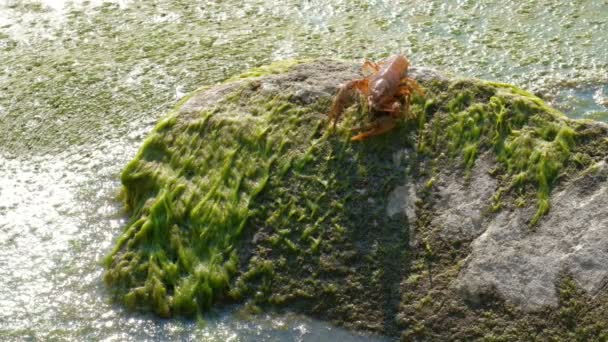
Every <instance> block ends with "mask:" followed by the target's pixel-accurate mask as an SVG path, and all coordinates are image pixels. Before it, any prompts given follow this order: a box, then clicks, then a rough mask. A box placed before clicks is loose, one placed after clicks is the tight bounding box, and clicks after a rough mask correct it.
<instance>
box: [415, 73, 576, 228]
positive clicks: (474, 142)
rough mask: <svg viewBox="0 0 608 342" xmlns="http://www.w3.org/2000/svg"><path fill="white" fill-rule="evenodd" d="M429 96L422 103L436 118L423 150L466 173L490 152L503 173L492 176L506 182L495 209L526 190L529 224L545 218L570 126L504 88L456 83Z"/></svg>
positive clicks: (571, 137)
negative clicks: (530, 198) (532, 209)
mask: <svg viewBox="0 0 608 342" xmlns="http://www.w3.org/2000/svg"><path fill="white" fill-rule="evenodd" d="M429 90H430V92H429V95H428V96H427V99H425V100H421V101H423V102H424V101H426V102H424V103H425V104H426V105H427V107H426V108H427V109H426V110H428V108H429V106H432V107H433V109H436V110H437V113H435V114H436V115H434V116H433V119H432V120H431V121H430V122H429V124H428V125H427V127H426V129H423V130H422V131H421V139H420V144H419V146H420V147H421V148H422V150H423V151H424V150H425V149H427V148H430V151H432V152H433V153H435V154H438V153H441V152H447V153H449V154H451V155H456V156H459V157H461V158H462V161H463V163H464V165H465V166H466V167H467V168H471V167H472V166H473V165H474V163H475V160H476V158H477V156H478V155H479V153H480V152H481V151H485V150H488V149H490V150H492V152H493V154H494V155H495V157H496V159H497V161H498V162H499V167H502V170H497V173H499V174H500V175H501V176H502V177H503V178H504V180H505V186H504V187H503V188H501V189H499V190H498V191H497V192H496V194H495V196H494V199H495V203H494V207H495V209H498V208H499V206H500V197H501V195H502V193H504V192H507V191H510V190H512V189H522V188H525V187H526V186H527V185H530V186H532V187H534V188H536V197H537V211H536V214H535V215H534V217H533V218H532V220H531V224H532V225H534V224H536V223H537V222H538V220H539V219H540V218H541V217H542V216H543V215H544V214H546V213H547V212H548V210H549V206H550V205H549V194H550V191H551V188H552V186H553V184H554V182H555V180H556V179H557V178H558V176H559V175H560V172H562V171H564V170H565V166H566V164H567V163H568V162H569V160H570V157H571V156H572V153H571V151H572V150H573V149H574V147H575V140H576V139H575V138H576V132H575V128H576V126H577V124H576V123H575V121H573V120H569V119H567V118H566V117H565V116H563V115H562V114H561V113H559V112H557V111H556V110H555V109H553V108H551V107H549V106H547V105H546V104H545V103H544V102H543V101H542V100H541V99H540V98H538V97H536V96H534V95H532V94H530V93H528V92H526V91H524V90H521V89H519V88H517V87H515V86H511V85H508V84H502V83H496V82H485V81H479V80H461V81H456V82H452V83H450V84H449V85H447V84H443V85H442V86H441V87H439V85H437V87H435V88H434V87H432V86H431V87H429ZM438 102H441V103H442V104H441V106H438V105H437V104H438ZM423 115H424V113H423Z"/></svg>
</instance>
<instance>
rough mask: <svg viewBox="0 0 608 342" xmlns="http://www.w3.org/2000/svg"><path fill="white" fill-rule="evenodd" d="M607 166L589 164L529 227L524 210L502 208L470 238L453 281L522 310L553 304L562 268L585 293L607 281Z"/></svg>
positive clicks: (594, 291) (470, 293) (472, 293)
mask: <svg viewBox="0 0 608 342" xmlns="http://www.w3.org/2000/svg"><path fill="white" fill-rule="evenodd" d="M607 175H608V167H607V166H606V163H605V162H600V163H599V164H597V165H594V166H593V167H592V169H590V170H589V171H588V172H587V174H585V175H583V176H580V177H579V178H577V179H575V180H573V181H571V182H570V183H569V184H567V185H565V186H564V187H563V188H562V189H560V190H559V191H556V192H555V193H554V195H553V196H552V198H551V203H553V206H552V208H551V212H550V213H549V214H548V215H547V216H546V217H545V218H544V219H543V220H542V221H541V222H540V224H539V226H538V227H537V228H535V229H531V228H529V227H528V226H527V224H526V221H527V220H528V219H529V213H526V210H515V211H513V212H503V213H500V214H499V215H497V216H496V217H495V218H494V220H492V221H491V222H490V224H489V225H488V226H487V227H484V228H485V231H484V232H483V234H482V235H481V236H479V237H478V238H477V239H475V241H474V242H473V244H472V246H473V250H472V253H471V255H470V256H469V257H468V264H467V267H466V268H465V269H464V270H463V272H462V273H461V275H460V277H459V280H458V284H459V286H460V288H461V290H462V291H463V292H465V293H466V294H467V295H468V296H479V295H481V294H482V293H483V292H484V290H485V289H488V288H495V289H496V290H497V291H498V293H500V294H501V295H503V296H504V297H505V298H507V299H509V300H511V301H512V302H514V303H516V304H517V305H519V306H521V307H522V308H525V309H526V310H539V309H542V308H543V307H545V306H552V307H555V306H557V304H558V296H557V293H556V283H557V281H558V278H559V275H560V273H562V272H565V273H567V274H569V275H571V276H572V278H573V279H574V281H575V282H576V283H577V284H578V285H579V286H580V287H581V288H583V289H585V290H586V291H587V292H588V293H589V294H591V295H595V294H597V293H598V291H600V290H601V289H603V288H604V286H605V285H606V283H607V282H608V210H606V203H608V182H607V181H606V179H607Z"/></svg>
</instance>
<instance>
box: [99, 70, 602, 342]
mask: <svg viewBox="0 0 608 342" xmlns="http://www.w3.org/2000/svg"><path fill="white" fill-rule="evenodd" d="M257 73H258V71H255V72H254V73H253V74H252V76H256V75H257ZM353 77H356V73H355V72H354V71H353V68H352V66H350V65H346V64H344V63H333V64H332V63H330V62H327V61H320V62H313V63H306V64H300V65H297V66H295V67H294V66H291V65H290V69H289V71H288V72H286V73H283V74H277V75H275V76H271V77H265V78H252V79H249V78H248V79H245V80H241V81H238V82H236V83H231V84H227V85H224V86H223V88H221V89H220V90H217V89H215V90H214V89H213V88H211V89H208V90H202V91H200V92H198V93H197V94H195V95H194V96H193V97H192V98H191V99H189V100H188V101H187V102H186V103H185V104H184V105H183V106H182V107H180V108H178V109H177V110H176V111H175V112H174V113H173V114H171V115H170V116H169V117H168V118H166V119H164V120H163V121H161V122H160V123H159V124H158V125H157V127H156V128H155V130H154V131H153V132H152V133H151V135H150V137H149V138H148V139H147V140H146V141H145V143H144V145H143V147H142V149H141V150H140V152H139V153H138V155H137V156H136V157H135V159H134V160H133V161H132V162H131V163H129V164H128V165H127V167H126V168H125V170H124V172H123V175H122V182H123V184H124V187H125V195H126V196H125V198H126V203H127V206H128V207H129V209H130V210H131V220H130V221H129V224H128V225H127V227H126V228H125V231H124V233H123V234H122V236H121V237H120V238H119V239H118V241H117V243H116V246H115V248H114V250H113V251H112V252H111V253H110V255H109V256H108V257H107V259H106V267H107V271H106V274H105V280H106V282H107V283H108V285H109V286H110V287H111V288H112V289H114V291H115V296H116V298H118V299H119V300H120V301H122V302H124V303H125V304H126V305H127V306H128V307H131V308H134V309H143V310H153V311H155V312H156V313H157V314H159V315H161V316H174V315H186V316H192V315H196V314H200V313H203V312H205V311H206V310H208V309H209V308H210V307H211V306H212V305H213V304H214V303H216V302H221V301H247V302H249V303H251V304H253V305H265V306H272V307H276V308H284V307H289V308H291V309H295V310H299V311H302V312H307V313H311V314H314V315H316V316H319V317H322V318H325V319H329V320H332V321H334V322H336V323H338V324H341V325H345V326H349V327H354V328H360V329H367V330H374V331H378V332H381V333H384V334H388V335H391V336H398V335H401V336H403V337H404V338H413V337H425V338H433V337H436V338H440V337H442V336H443V337H448V336H461V337H463V338H467V337H480V336H481V337H483V336H486V337H488V336H490V337H491V336H493V335H487V334H486V335H484V334H481V333H476V332H474V331H473V330H471V329H473V328H475V327H477V328H479V329H482V328H483V329H489V330H487V331H489V332H490V333H491V334H493V333H494V332H495V331H496V330H492V329H494V328H493V327H501V328H505V327H507V328H508V327H509V326H511V327H516V326H518V324H520V323H521V319H522V318H513V322H515V323H512V324H511V323H509V322H506V321H504V319H505V317H508V316H509V315H512V314H513V313H520V311H518V309H517V308H512V307H511V306H509V305H507V304H505V303H503V302H501V301H500V300H498V301H494V299H492V298H490V299H491V300H489V301H488V303H490V304H488V306H487V307H485V308H484V309H483V310H485V311H484V315H485V314H487V315H490V316H492V315H495V316H496V317H498V318H496V321H497V322H499V323H496V324H495V325H491V324H490V323H488V322H489V321H491V320H492V318H491V317H490V316H488V317H490V318H488V319H487V320H484V321H483V322H481V323H480V321H479V320H478V319H477V318H476V319H472V318H471V317H469V316H467V315H477V314H479V312H477V311H475V310H477V309H476V308H474V306H475V305H473V306H472V305H471V304H470V303H467V302H466V301H465V300H464V299H459V298H460V297H459V296H458V295H456V294H455V292H454V289H453V288H452V287H450V284H451V283H452V281H453V280H455V279H456V277H457V275H458V272H459V270H460V267H461V266H462V261H463V260H464V258H465V257H466V255H467V253H468V252H469V248H468V243H470V241H459V242H458V244H457V245H453V246H445V241H443V240H442V238H441V236H439V235H438V234H437V233H436V232H435V231H434V230H433V229H432V227H431V226H430V222H431V218H432V217H433V215H434V212H435V210H437V209H436V208H434V207H433V206H434V205H435V204H434V202H433V201H434V199H433V186H434V180H435V179H436V178H435V176H436V175H438V174H439V173H440V172H442V170H446V169H453V170H454V172H463V174H464V175H465V176H466V174H467V172H468V171H467V170H470V169H471V168H473V167H474V166H475V163H476V161H477V159H478V156H480V155H482V154H483V155H491V156H493V159H492V160H493V162H494V163H495V166H496V167H495V168H494V169H493V170H492V177H494V178H496V179H497V180H498V181H499V184H500V187H499V188H497V189H496V193H495V196H494V203H493V208H494V209H495V210H497V211H498V210H506V208H511V207H517V206H526V205H527V203H532V202H535V203H536V209H535V212H536V213H535V214H534V215H533V217H531V219H530V224H531V225H534V224H536V223H537V222H538V221H539V220H542V218H543V215H545V214H546V213H547V211H548V210H549V195H550V192H551V190H552V188H553V187H554V186H555V185H556V184H557V183H558V182H559V181H560V180H561V179H563V178H567V176H568V175H569V174H572V173H573V172H579V171H581V170H583V169H585V168H586V167H588V166H589V165H590V163H592V162H593V161H596V160H598V158H601V157H602V156H605V153H606V152H607V150H608V149H607V148H606V146H604V145H605V144H601V143H597V144H595V145H589V144H587V143H588V142H589V141H600V140H601V139H598V137H599V136H602V135H604V136H605V130H602V129H599V130H598V129H594V128H592V127H591V126H590V125H591V124H588V123H584V122H576V121H572V120H569V119H567V118H565V117H563V116H562V115H561V114H559V113H557V112H556V111H554V110H553V109H551V108H549V107H547V106H546V105H545V104H544V103H543V102H542V100H540V99H539V98H537V97H535V96H533V95H531V94H528V93H526V92H524V91H522V90H520V89H517V88H515V87H512V86H509V85H503V84H497V83H490V82H484V81H479V80H446V79H429V80H425V81H421V83H422V84H423V86H424V87H425V89H426V92H425V96H424V97H418V98H415V99H414V102H413V104H412V111H413V112H414V113H415V114H416V118H417V119H416V120H412V121H411V122H403V123H401V124H400V125H399V126H398V127H397V128H396V129H395V130H393V131H391V132H390V133H388V134H385V135H382V136H379V137H376V138H373V139H369V140H366V141H364V142H362V143H352V142H351V141H350V139H349V138H350V135H351V132H350V129H351V128H352V127H354V126H355V125H358V122H356V121H357V120H358V119H356V118H360V117H362V116H363V117H364V116H365V113H363V112H362V108H359V107H358V106H357V105H355V106H354V107H352V108H350V109H348V112H347V113H346V115H345V120H344V122H343V123H342V124H341V125H339V127H338V130H337V131H335V132H332V131H330V130H327V129H326V128H325V112H326V111H327V108H328V106H329V104H330V102H331V96H332V94H333V93H334V92H335V89H336V87H337V86H338V84H339V82H340V81H342V80H345V79H350V78H353ZM213 97H217V101H208V99H209V98H213ZM590 146H593V147H590ZM399 155H406V159H407V162H405V163H404V162H401V159H400V158H401V157H399ZM473 181H474V180H473ZM403 183H411V184H419V185H418V186H416V188H417V189H418V190H417V191H418V194H419V196H420V200H419V201H417V202H416V203H415V207H416V209H415V211H416V217H407V216H406V215H392V216H388V215H387V214H386V208H387V204H388V200H389V199H388V198H389V194H390V193H391V192H392V191H393V189H395V188H396V187H398V186H400V185H402V184H403ZM424 184H426V185H424ZM534 199H535V201H534ZM527 200H531V201H527ZM488 215H492V214H491V213H489V214H488ZM414 230H416V231H417V234H418V235H419V237H418V240H420V241H422V242H421V243H415V242H413V241H410V237H411V232H412V231H414ZM442 241H443V242H442ZM439 303H441V304H439ZM444 303H448V304H446V305H445V306H444ZM492 303H494V304H492ZM448 308H449V310H452V311H446V310H447V309H448ZM451 312H452V313H457V314H463V315H464V316H462V317H456V316H454V317H452V316H451ZM521 314H522V317H524V318H525V317H528V316H526V315H531V314H528V313H521ZM433 317H435V318H437V317H443V318H445V319H447V320H448V321H447V323H446V324H448V326H450V327H451V328H453V329H456V330H458V329H460V330H458V331H459V333H461V335H447V334H448V332H449V330H446V331H441V328H440V327H439V326H438V325H437V322H436V319H435V318H433ZM534 317H536V316H534ZM556 319H557V318H556ZM459 322H460V323H464V322H474V323H475V324H477V325H476V326H475V327H468V326H463V327H460V328H458V324H459ZM517 322H519V323H517ZM452 323H453V324H452ZM469 328H470V329H469ZM556 329H558V330H559V329H562V330H560V331H562V332H563V331H566V330H563V329H565V328H563V327H561V326H559V327H557V328H556ZM505 331H506V330H505ZM505 334H507V333H505ZM505 334H502V335H500V336H503V337H504V336H511V335H508V334H507V335H505ZM496 336H497V337H496V338H498V336H499V335H496ZM514 336H524V335H514ZM556 336H557V335H556ZM559 336H561V335H559ZM590 336H599V335H597V334H596V335H590ZM498 339H499V340H500V338H498ZM490 340H491V338H490Z"/></svg>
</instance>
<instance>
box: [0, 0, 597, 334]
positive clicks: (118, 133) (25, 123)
mask: <svg viewBox="0 0 608 342" xmlns="http://www.w3.org/2000/svg"><path fill="white" fill-rule="evenodd" d="M607 25H608V1H597V0H596V1H593V0H589V1H568V2H564V1H557V0H546V1H526V2H523V1H490V0H488V1H464V0H463V1H450V2H446V1H439V0H436V1H422V0H420V1H419V0H413V1H412V0H411V1H379V0H378V1H360V0H359V1H356V0H353V1H341V0H330V1H315V0H310V1H293V0H288V1H280V2H279V1H261V0H259V1H253V0H246V1H232V0H231V1H213V2H212V1H208V2H204V3H201V2H193V1H184V0H175V1H168V0H160V1H143V0H141V1H135V0H121V1H110V2H108V1H102V0H92V1H80V0H79V1H75V2H73V1H68V0H47V1H31V0H0V61H2V63H1V64H0V131H1V132H2V134H1V135H0V288H1V289H3V291H2V292H1V293H0V308H2V310H0V339H2V340H5V339H8V340H13V339H22V338H26V339H27V338H34V339H44V340H46V339H49V338H57V339H77V340H82V339H104V340H121V341H122V340H141V339H156V340H165V339H169V338H175V339H177V338H179V339H199V340H200V339H203V340H211V341H213V340H217V341H224V340H233V341H254V340H255V341H257V340H268V341H283V340H296V341H324V340H340V341H342V340H344V341H358V340H365V341H367V340H380V339H381V338H380V337H376V336H371V335H366V334H357V333H352V332H347V331H345V330H343V329H338V328H336V327H332V326H331V325H329V324H325V323H322V322H318V321H315V320H312V319H309V318H306V317H302V316H298V315H289V314H287V315H278V314H276V315H274V314H268V315H266V314H264V315H259V316H253V317H251V316H246V315H245V316H243V315H242V314H240V312H239V308H238V307H233V308H227V309H225V310H224V309H223V310H221V311H219V312H215V313H212V314H210V315H209V317H207V319H206V323H204V324H202V323H201V322H196V321H189V320H160V319H157V318H155V317H153V316H145V315H135V314H131V313H128V312H125V311H124V310H123V309H122V308H121V307H120V306H115V305H112V304H111V303H110V302H109V299H108V294H107V292H106V290H105V289H104V286H103V284H102V281H101V276H102V272H103V269H102V267H101V266H100V264H99V262H100V260H101V259H102V258H103V256H104V255H105V254H106V253H107V252H108V251H109V249H110V248H111V245H112V243H113V242H114V241H115V239H116V238H117V237H118V235H119V234H120V232H121V230H122V228H123V226H124V224H125V214H124V212H123V209H122V206H121V204H120V202H119V201H118V200H117V197H118V194H119V192H120V183H119V175H120V170H121V168H122V167H123V166H124V165H125V164H126V163H127V162H128V161H129V160H130V159H131V158H132V157H133V156H134V154H135V152H136V151H137V148H138V147H139V146H140V145H141V143H142V140H143V139H144V137H145V135H146V133H147V132H148V131H149V130H150V128H151V127H153V125H154V123H155V122H156V121H157V120H158V118H159V117H160V116H162V115H163V114H164V113H165V112H166V111H167V110H169V109H170V108H171V107H172V106H173V105H174V104H175V102H176V101H177V100H179V99H180V98H181V97H183V96H184V95H185V94H187V93H188V92H190V91H192V90H194V89H196V88H197V87H199V86H201V85H205V84H213V83H216V82H219V81H221V80H223V79H226V78H228V77H230V76H233V75H235V74H238V73H240V72H242V71H244V70H246V69H248V68H250V67H254V66H258V65H262V64H266V63H269V62H271V61H273V60H279V59H284V58H308V57H321V56H323V57H334V58H343V59H354V60H361V59H363V58H370V59H374V60H375V59H379V58H383V57H386V56H388V55H391V54H394V53H398V52H400V53H405V54H407V55H408V56H409V58H410V59H411V61H412V63H413V64H414V65H426V66H431V67H435V68H437V69H440V70H443V71H445V72H448V73H454V74H458V75H464V76H471V77H481V78H486V79H491V80H495V81H501V82H509V83H514V84H517V85H519V86H521V87H524V88H526V89H529V90H531V91H533V92H535V93H537V94H539V95H542V96H543V97H545V98H546V99H547V100H548V101H550V102H551V103H553V104H554V105H556V106H557V107H558V108H560V109H562V110H563V111H564V112H566V113H567V114H568V115H569V116H572V117H577V118H591V119H596V120H604V121H608V58H607V57H606V51H608V26H607Z"/></svg>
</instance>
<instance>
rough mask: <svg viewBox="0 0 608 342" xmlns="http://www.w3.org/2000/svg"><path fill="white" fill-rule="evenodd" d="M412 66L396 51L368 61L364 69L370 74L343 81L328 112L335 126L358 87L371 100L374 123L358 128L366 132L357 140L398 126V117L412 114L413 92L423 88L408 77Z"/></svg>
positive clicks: (419, 91)
mask: <svg viewBox="0 0 608 342" xmlns="http://www.w3.org/2000/svg"><path fill="white" fill-rule="evenodd" d="M409 66H410V63H409V61H408V60H407V58H405V56H403V55H394V56H392V57H389V58H387V59H386V60H384V61H382V62H379V63H374V62H371V61H365V63H363V67H362V72H363V74H364V75H366V74H367V77H365V78H362V79H356V80H352V81H349V82H347V83H346V84H344V85H342V86H341V87H340V88H339V90H338V93H337V94H336V97H335V98H334V100H333V103H332V105H331V109H330V111H329V114H328V116H329V120H330V122H332V124H333V128H335V127H336V123H337V122H338V120H339V119H340V117H341V116H342V113H343V112H344V110H345V109H346V108H347V107H349V106H350V105H351V104H352V101H353V95H354V93H355V91H356V92H357V93H358V94H359V96H361V97H362V98H363V99H365V100H366V101H367V108H368V110H369V115H370V117H371V124H370V125H367V126H364V127H361V128H358V129H356V130H362V131H363V132H362V133H359V134H357V135H355V136H353V137H352V138H351V140H353V141H357V140H363V139H366V138H369V137H372V136H376V135H380V134H383V133H386V132H388V131H390V130H391V129H393V128H394V127H395V126H396V124H397V120H398V119H400V118H406V119H407V118H410V117H411V116H412V114H411V113H410V108H409V107H410V101H411V97H412V95H413V93H418V94H423V92H422V89H421V87H420V85H418V83H417V82H416V81H415V80H414V79H412V78H409V77H407V71H408V68H409Z"/></svg>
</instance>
